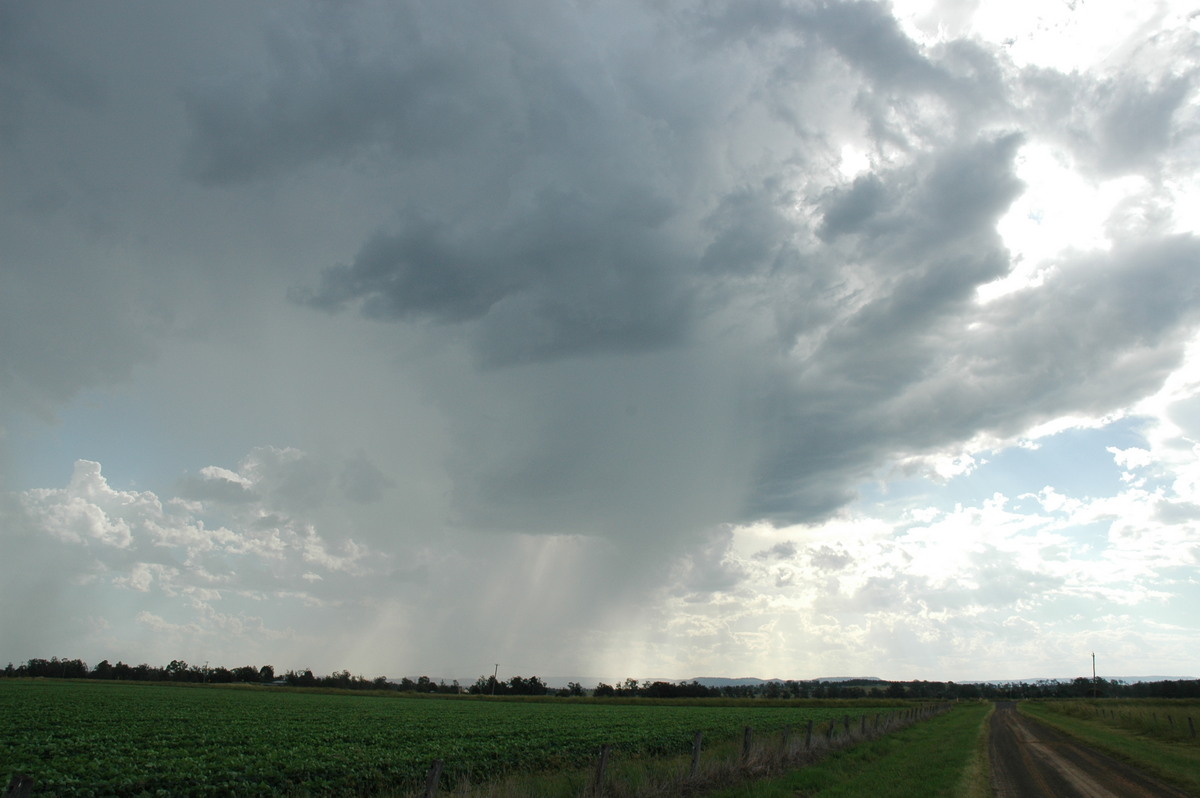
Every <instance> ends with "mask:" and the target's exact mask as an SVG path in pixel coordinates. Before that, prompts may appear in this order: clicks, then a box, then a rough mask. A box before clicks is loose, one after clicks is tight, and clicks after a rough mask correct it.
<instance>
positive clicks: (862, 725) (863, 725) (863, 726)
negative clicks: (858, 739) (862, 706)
mask: <svg viewBox="0 0 1200 798" xmlns="http://www.w3.org/2000/svg"><path fill="white" fill-rule="evenodd" d="M858 731H859V733H860V734H862V736H863V737H866V736H867V716H866V715H863V716H862V717H861V718H859V724H858Z"/></svg>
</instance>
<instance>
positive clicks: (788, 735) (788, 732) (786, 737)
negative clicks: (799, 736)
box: [780, 723, 792, 756]
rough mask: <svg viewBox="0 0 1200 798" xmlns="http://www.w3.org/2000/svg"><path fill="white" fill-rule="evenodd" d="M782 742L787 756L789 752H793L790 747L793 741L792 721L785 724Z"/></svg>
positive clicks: (784, 753)
mask: <svg viewBox="0 0 1200 798" xmlns="http://www.w3.org/2000/svg"><path fill="white" fill-rule="evenodd" d="M781 743H782V745H781V746H780V747H781V748H783V755H784V756H787V755H788V754H790V753H791V750H790V749H791V743H792V724H790V723H785V724H783V740H782V741H781Z"/></svg>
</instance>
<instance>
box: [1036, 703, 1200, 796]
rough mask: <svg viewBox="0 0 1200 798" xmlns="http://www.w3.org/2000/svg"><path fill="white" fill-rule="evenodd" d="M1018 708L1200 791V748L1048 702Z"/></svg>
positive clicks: (1187, 788)
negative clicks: (1070, 712)
mask: <svg viewBox="0 0 1200 798" xmlns="http://www.w3.org/2000/svg"><path fill="white" fill-rule="evenodd" d="M1017 709H1018V710H1019V711H1020V712H1023V713H1025V714H1026V715H1028V716H1030V717H1032V718H1036V719H1037V720H1039V721H1041V722H1042V723H1045V724H1046V725H1047V726H1053V727H1054V728H1056V729H1058V730H1059V731H1062V732H1065V733H1066V734H1069V735H1071V736H1072V737H1075V738H1078V739H1080V740H1082V741H1084V742H1086V743H1088V744H1089V745H1091V746H1094V747H1095V748H1098V749H1100V750H1102V751H1104V752H1105V753H1106V754H1108V755H1109V756H1111V757H1113V758H1114V759H1118V760H1120V761H1122V762H1128V763H1130V764H1132V765H1134V766H1136V767H1138V768H1141V769H1142V770H1144V771H1146V772H1147V773H1151V774H1153V775H1155V776H1157V777H1158V778H1160V779H1162V780H1163V781H1167V782H1170V783H1171V784H1174V785H1176V786H1178V787H1180V788H1182V789H1184V790H1188V791H1190V792H1200V748H1198V747H1197V746H1195V745H1188V744H1183V743H1178V742H1170V741H1167V740H1162V739H1155V738H1153V737H1147V736H1145V735H1142V734H1137V733H1135V732H1131V731H1128V730H1126V729H1118V728H1113V727H1112V726H1109V725H1107V724H1105V723H1104V722H1103V721H1101V720H1093V719H1083V718H1077V717H1071V716H1068V715H1064V714H1061V713H1058V712H1054V711H1053V708H1052V706H1051V705H1049V704H1044V703H1041V702H1037V701H1022V702H1021V703H1020V704H1018V705H1017Z"/></svg>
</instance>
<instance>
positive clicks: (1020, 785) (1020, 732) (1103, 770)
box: [990, 701, 1192, 798]
mask: <svg viewBox="0 0 1200 798" xmlns="http://www.w3.org/2000/svg"><path fill="white" fill-rule="evenodd" d="M990 753H991V759H992V789H993V790H994V792H995V795H996V797H997V798H1076V796H1080V797H1081V798H1082V797H1084V796H1086V798H1192V796H1189V794H1188V793H1185V792H1182V791H1181V790H1179V789H1177V788H1175V787H1172V786H1170V785H1167V784H1163V783H1162V782H1160V781H1158V780H1157V779H1155V778H1153V777H1151V776H1148V775H1146V774H1145V773H1142V772H1140V771H1138V770H1136V769H1134V768H1132V767H1130V766H1129V765H1126V764H1124V763H1122V762H1118V761H1117V760H1115V759H1113V758H1112V757H1110V756H1107V755H1105V754H1102V753H1100V752H1099V751H1097V750H1095V749H1094V748H1091V747H1090V746H1088V745H1086V744H1085V743H1082V742H1080V741H1078V740H1076V739H1074V738H1072V737H1068V736H1067V735H1065V734H1063V733H1062V732H1060V731H1057V730H1055V729H1052V728H1050V727H1049V726H1046V725H1045V724H1042V723H1038V722H1037V721H1035V720H1031V719H1030V718H1027V717H1025V716H1024V715H1021V714H1020V713H1018V712H1017V705H1016V703H1015V702H1013V701H1001V702H998V703H997V704H996V711H995V713H993V714H992V721H991V742H990Z"/></svg>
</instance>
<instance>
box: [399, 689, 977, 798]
mask: <svg viewBox="0 0 1200 798" xmlns="http://www.w3.org/2000/svg"><path fill="white" fill-rule="evenodd" d="M949 706H950V705H945V704H943V705H940V706H938V705H926V706H922V705H914V704H913V703H911V702H909V708H908V710H907V711H906V712H903V713H897V714H895V715H894V716H892V717H890V718H884V717H882V716H880V717H877V718H876V720H875V722H870V723H868V722H860V723H856V724H855V723H852V724H849V725H846V724H843V723H841V722H836V721H835V722H834V723H833V724H830V725H822V726H818V727H815V728H814V729H813V733H812V735H811V736H809V734H808V732H807V731H806V730H805V729H803V728H800V729H793V730H792V732H791V733H790V734H788V733H784V734H780V733H771V734H765V735H762V736H755V737H754V742H753V744H752V745H751V747H750V748H749V749H746V747H745V741H743V740H740V739H724V740H718V741H714V742H713V743H711V744H708V743H706V744H705V746H704V753H703V755H702V756H701V758H700V760H699V762H698V764H697V766H696V770H695V771H694V772H693V771H692V767H693V765H692V762H691V755H690V754H688V755H680V756H668V757H662V756H632V757H629V756H619V755H617V756H614V758H613V760H612V761H611V762H610V766H609V768H608V769H607V771H606V774H605V777H604V781H603V788H602V790H600V791H599V792H597V790H596V781H595V777H596V768H595V767H594V766H593V767H589V768H579V769H569V770H560V771H557V772H548V773H525V774H521V773H517V774H513V775H512V776H510V777H508V778H503V779H499V780H494V781H491V782H488V783H485V784H480V785H471V784H466V783H460V784H458V785H457V786H456V787H455V788H454V790H453V791H451V793H450V795H452V796H454V798H563V797H564V796H573V797H578V796H589V797H591V796H597V795H603V796H604V798H681V797H682V798H701V796H705V797H707V796H713V795H749V794H757V793H747V792H736V791H733V792H730V791H729V789H730V788H732V787H735V786H738V785H741V786H742V787H743V788H745V787H746V785H752V784H759V783H770V782H769V781H764V780H774V779H777V778H778V777H779V776H780V775H781V774H784V773H787V772H789V771H794V770H796V769H797V768H800V767H807V766H809V765H811V764H812V763H814V762H820V761H823V760H824V759H825V758H826V757H829V756H831V755H835V754H834V752H837V751H845V750H847V749H850V748H858V747H862V746H866V745H870V744H871V743H870V741H871V740H875V739H880V735H884V736H885V737H894V736H899V735H903V734H905V733H906V730H908V729H911V728H912V727H913V725H914V724H915V725H916V726H924V725H927V724H930V723H936V722H937V721H938V720H939V719H940V718H941V717H943V716H944V715H946V714H950V713H953V712H954V711H955V710H950V713H947V709H948V708H949ZM989 707H990V704H989V705H987V706H986V707H985V709H987V708H989ZM939 713H940V714H939ZM880 719H882V720H883V723H882V724H880V723H879V720H880ZM860 721H862V719H861V718H860ZM977 754H978V755H979V756H980V757H982V761H980V762H978V763H976V766H975V767H974V768H973V769H972V768H969V767H968V768H965V769H964V770H963V772H962V773H961V774H960V777H961V783H962V785H963V787H962V789H961V790H960V791H957V792H954V793H948V795H953V796H955V798H991V785H990V776H989V768H988V766H987V761H986V757H987V745H986V739H985V740H983V742H982V743H981V744H980V745H979V747H978V749H977ZM722 790H725V792H722ZM390 795H391V794H389V796H390ZM788 795H789V796H790V795H791V794H790V793H788ZM405 798H412V796H411V794H409V795H406V796H405Z"/></svg>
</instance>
